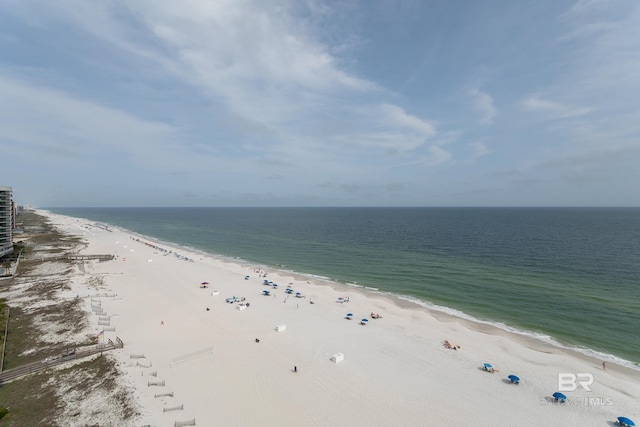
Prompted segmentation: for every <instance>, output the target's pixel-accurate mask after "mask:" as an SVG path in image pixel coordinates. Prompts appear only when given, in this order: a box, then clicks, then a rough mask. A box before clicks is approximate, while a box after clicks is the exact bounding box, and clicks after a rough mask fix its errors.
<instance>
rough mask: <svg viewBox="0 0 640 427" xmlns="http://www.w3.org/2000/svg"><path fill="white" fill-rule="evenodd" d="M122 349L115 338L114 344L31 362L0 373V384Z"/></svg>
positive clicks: (121, 345) (85, 348) (91, 347)
mask: <svg viewBox="0 0 640 427" xmlns="http://www.w3.org/2000/svg"><path fill="white" fill-rule="evenodd" d="M123 347H124V343H123V342H122V340H121V339H120V338H116V342H115V343H114V342H113V341H111V340H109V342H108V343H107V344H98V345H95V346H89V347H83V348H81V349H74V350H73V351H70V352H68V353H62V354H60V355H59V356H55V357H50V358H47V359H45V360H42V361H40V362H32V363H28V364H26V365H22V366H18V367H17V368H12V369H7V370H6V371H2V372H0V384H2V383H6V382H9V381H13V380H15V379H17V378H20V377H23V376H25V375H29V374H32V373H34V372H38V371H42V370H44V369H48V368H51V367H53V366H58V365H61V364H63V363H68V362H71V361H73V360H77V359H81V358H83V357H88V356H92V355H94V354H98V353H102V352H103V351H109V350H115V349H118V348H123Z"/></svg>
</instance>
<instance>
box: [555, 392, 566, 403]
mask: <svg viewBox="0 0 640 427" xmlns="http://www.w3.org/2000/svg"><path fill="white" fill-rule="evenodd" d="M553 398H554V399H555V400H559V401H561V402H564V401H565V400H567V396H565V395H564V394H562V393H560V392H559V391H556V392H555V393H553Z"/></svg>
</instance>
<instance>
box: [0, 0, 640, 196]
mask: <svg viewBox="0 0 640 427" xmlns="http://www.w3.org/2000/svg"><path fill="white" fill-rule="evenodd" d="M0 156H1V157H0V185H2V186H9V187H12V188H13V196H14V200H15V201H16V202H17V203H19V204H31V205H35V206H37V207H109V206H118V207H124V206H640V189H639V188H638V187H639V184H640V2H638V1H637V0H544V1H540V0H522V1H513V0H487V1H477V0H457V1H451V0H324V1H321V0H270V1H264V0H207V1H205V0H102V1H87V0H56V1H54V2H51V1H44V0H0Z"/></svg>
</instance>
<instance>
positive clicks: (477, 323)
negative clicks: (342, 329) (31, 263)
mask: <svg viewBox="0 0 640 427" xmlns="http://www.w3.org/2000/svg"><path fill="white" fill-rule="evenodd" d="M41 212H46V213H47V214H48V215H54V216H55V215H58V214H54V213H51V212H49V211H47V210H41ZM59 216H66V215H59ZM68 218H77V217H68ZM77 219H80V218H77ZM82 220H84V221H86V222H88V223H91V224H100V225H101V226H105V227H107V230H108V227H111V228H112V229H119V230H122V231H124V232H127V233H129V234H131V235H132V236H136V237H137V238H139V239H141V240H142V241H148V242H150V243H153V244H155V245H158V246H162V245H164V246H167V247H170V248H173V249H174V250H180V251H182V252H185V253H192V254H195V255H198V256H201V257H203V258H205V257H211V258H213V259H216V260H218V261H220V262H223V263H224V262H228V263H230V264H235V265H238V266H241V267H246V268H254V267H256V268H260V269H262V270H263V271H266V272H270V273H271V274H277V275H280V276H283V275H288V276H291V277H293V278H296V280H301V281H307V282H309V281H314V285H322V286H330V287H333V288H334V290H339V289H341V290H342V291H343V292H349V291H351V290H359V291H361V292H363V293H368V294H369V295H370V296H371V297H375V296H376V295H379V296H381V297H386V298H389V299H390V300H392V301H393V302H394V303H395V304H397V305H398V306H399V307H403V308H413V309H416V308H419V309H424V310H427V311H428V312H429V313H430V315H432V316H434V317H436V318H440V319H441V320H442V319H447V320H446V321H459V322H461V323H464V324H465V325H466V326H467V327H469V328H470V329H473V330H476V331H478V332H485V333H490V332H488V331H492V332H493V333H505V334H508V336H511V337H513V338H514V339H520V340H523V342H525V343H526V342H529V344H530V345H531V346H532V347H535V346H536V345H539V346H541V347H542V348H545V349H549V348H550V349H556V350H558V351H564V352H570V353H571V354H573V355H575V356H577V357H581V358H584V360H591V361H593V363H595V364H601V363H602V362H603V361H605V362H606V363H607V364H610V365H616V366H618V367H619V368H620V369H626V370H629V371H631V372H633V371H637V372H640V363H638V362H633V361H631V360H627V359H624V358H622V357H619V356H616V355H615V354H611V353H604V352H601V351H598V350H594V349H591V348H588V347H579V346H576V345H570V344H564V343H562V342H560V341H558V340H557V339H556V338H554V337H553V336H550V335H547V334H543V333H539V332H534V331H530V330H526V329H519V328H517V327H513V326H510V325H508V324H505V323H502V322H497V321H491V320H482V319H478V318H476V317H474V316H472V315H469V314H467V313H465V312H462V311H460V310H458V309H455V308H452V307H446V306H439V305H437V304H433V303H431V302H429V301H423V300H420V299H419V298H418V297H414V296H410V295H402V294H395V293H392V292H386V291H380V290H379V289H376V288H369V287H366V286H362V285H358V284H357V283H342V282H338V281H335V280H333V279H331V278H330V277H323V276H318V275H313V274H306V273H303V272H297V271H293V270H287V269H285V268H282V266H272V265H265V264H261V263H258V262H253V261H249V260H245V259H242V258H239V257H235V256H227V255H222V254H212V253H208V252H205V251H204V250H201V249H197V248H192V247H189V246H185V245H180V244H177V243H174V242H169V241H163V240H160V239H157V238H155V237H152V236H146V235H143V234H139V233H137V232H134V231H131V230H128V229H126V228H123V227H120V226H117V225H113V224H108V223H104V222H102V221H93V220H89V219H86V218H82Z"/></svg>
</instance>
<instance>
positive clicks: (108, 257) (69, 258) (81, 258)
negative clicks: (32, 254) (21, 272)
mask: <svg viewBox="0 0 640 427" xmlns="http://www.w3.org/2000/svg"><path fill="white" fill-rule="evenodd" d="M115 258H116V256H115V255H103V254H97V255H60V256H52V257H39V258H29V259H24V258H23V259H22V262H23V263H26V264H28V263H30V262H44V261H88V260H92V259H97V260H98V261H111V260H113V259H115Z"/></svg>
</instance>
